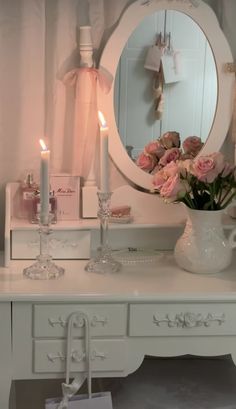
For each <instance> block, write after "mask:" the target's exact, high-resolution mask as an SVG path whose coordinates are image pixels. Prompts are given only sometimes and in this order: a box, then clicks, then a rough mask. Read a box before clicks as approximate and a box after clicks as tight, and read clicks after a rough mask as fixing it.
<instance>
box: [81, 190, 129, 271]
mask: <svg viewBox="0 0 236 409" xmlns="http://www.w3.org/2000/svg"><path fill="white" fill-rule="evenodd" d="M97 195H98V205H99V207H98V218H99V220H100V246H99V247H98V248H97V253H96V255H95V257H94V258H92V259H91V260H90V261H89V262H88V263H87V265H86V266H85V270H86V271H89V272H95V273H116V272H117V271H119V270H120V269H121V263H119V262H118V261H116V260H114V259H113V257H112V255H111V250H110V248H109V246H108V222H109V217H110V201H111V195H112V192H98V193H97Z"/></svg>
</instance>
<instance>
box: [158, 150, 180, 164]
mask: <svg viewBox="0 0 236 409" xmlns="http://www.w3.org/2000/svg"><path fill="white" fill-rule="evenodd" d="M180 155H181V152H180V150H179V149H178V148H171V149H168V150H167V151H166V152H165V154H164V155H163V156H162V158H161V159H160V162H159V163H160V165H162V166H166V165H167V163H170V162H172V161H174V162H175V161H177V160H178V159H179V158H180Z"/></svg>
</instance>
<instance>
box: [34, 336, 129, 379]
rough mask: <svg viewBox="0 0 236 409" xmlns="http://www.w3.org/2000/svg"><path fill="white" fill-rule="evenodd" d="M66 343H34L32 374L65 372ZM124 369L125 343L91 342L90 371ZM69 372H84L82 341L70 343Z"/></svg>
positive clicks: (114, 341)
mask: <svg viewBox="0 0 236 409" xmlns="http://www.w3.org/2000/svg"><path fill="white" fill-rule="evenodd" d="M65 354H66V342H65V341H62V340H61V341H60V340H58V341H56V340H35V341H34V372H45V373H51V372H54V373H57V372H65V363H66V359H65V356H66V355H65ZM124 368H125V342H124V341H123V340H115V339H112V340H92V341H91V369H92V371H123V370H124ZM71 371H72V372H81V371H86V357H85V346H84V341H83V340H74V341H73V342H72V353H71Z"/></svg>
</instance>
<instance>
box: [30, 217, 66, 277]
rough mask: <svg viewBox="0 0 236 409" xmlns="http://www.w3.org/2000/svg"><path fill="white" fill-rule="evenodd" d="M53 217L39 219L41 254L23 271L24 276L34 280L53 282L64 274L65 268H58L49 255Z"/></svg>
mask: <svg viewBox="0 0 236 409" xmlns="http://www.w3.org/2000/svg"><path fill="white" fill-rule="evenodd" d="M50 224H51V215H48V216H47V217H46V218H43V220H42V218H39V230H38V231H39V248H40V254H39V255H38V256H37V257H36V262H35V263H34V264H32V265H31V266H29V267H27V268H25V269H24V270H23V275H24V276H25V277H27V278H31V279H32V280H52V279H55V278H59V277H61V276H62V275H63V274H64V268H62V267H59V266H57V265H56V264H55V263H54V262H53V261H52V256H50V254H49V235H50V233H51V232H52V230H51V229H50Z"/></svg>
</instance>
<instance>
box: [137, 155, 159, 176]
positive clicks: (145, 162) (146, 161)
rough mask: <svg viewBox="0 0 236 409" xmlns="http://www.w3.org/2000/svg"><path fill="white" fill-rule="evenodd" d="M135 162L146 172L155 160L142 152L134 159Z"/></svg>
mask: <svg viewBox="0 0 236 409" xmlns="http://www.w3.org/2000/svg"><path fill="white" fill-rule="evenodd" d="M136 164H137V165H138V166H139V167H140V168H141V169H143V170H145V171H146V172H150V171H151V170H152V169H153V168H154V167H155V165H156V160H155V158H154V156H152V155H147V154H146V153H144V152H142V153H140V155H139V157H138V159H137V160H136Z"/></svg>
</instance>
